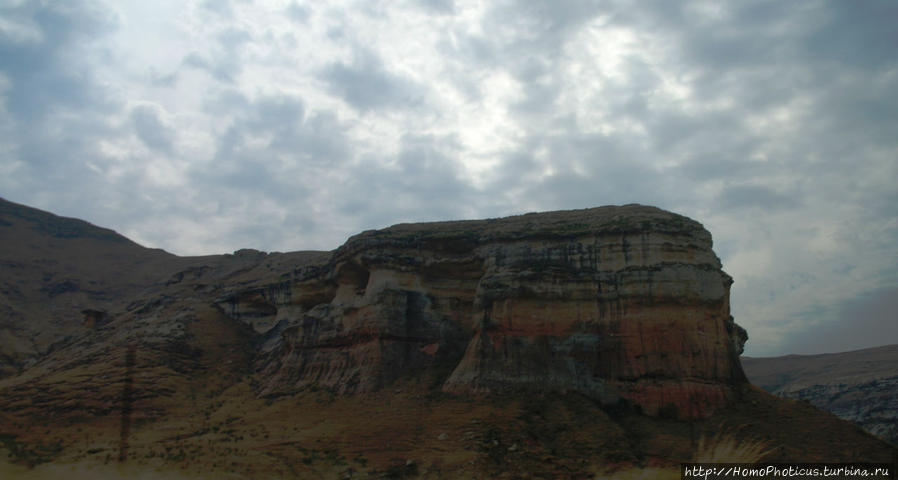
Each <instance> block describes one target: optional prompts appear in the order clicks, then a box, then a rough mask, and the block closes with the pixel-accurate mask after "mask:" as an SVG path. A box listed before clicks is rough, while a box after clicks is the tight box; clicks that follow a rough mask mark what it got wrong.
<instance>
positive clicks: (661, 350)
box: [0, 203, 896, 478]
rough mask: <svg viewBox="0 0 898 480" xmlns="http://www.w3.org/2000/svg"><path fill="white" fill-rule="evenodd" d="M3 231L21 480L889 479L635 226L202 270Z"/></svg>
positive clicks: (14, 444)
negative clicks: (711, 469) (78, 479)
mask: <svg viewBox="0 0 898 480" xmlns="http://www.w3.org/2000/svg"><path fill="white" fill-rule="evenodd" d="M2 212H3V214H2V217H0V235H2V236H0V241H2V247H3V252H4V253H3V255H4V264H3V265H4V266H3V268H4V269H5V270H4V272H3V273H4V277H3V282H4V283H3V285H4V287H3V288H4V290H3V292H4V295H5V299H4V300H5V303H4V305H8V307H7V308H6V310H5V311H3V312H0V315H2V318H0V322H2V325H4V327H3V328H4V329H5V330H4V331H5V332H6V333H4V337H3V339H2V340H3V342H4V343H2V344H0V346H2V349H3V350H2V351H3V352H4V355H5V356H4V361H5V362H6V363H5V370H4V371H5V378H2V379H0V412H2V414H0V441H2V446H3V448H5V449H6V451H7V453H8V456H9V459H10V460H11V461H12V462H14V463H16V464H18V465H22V466H24V467H30V466H36V465H42V464H48V463H52V464H56V465H80V466H83V467H84V468H102V466H103V465H106V464H110V463H116V462H118V463H119V464H120V465H121V466H122V467H128V468H131V469H132V471H134V470H133V469H136V470H137V471H156V470H159V471H163V472H169V473H171V472H174V471H179V472H183V473H186V474H189V475H199V474H208V475H212V476H213V477H218V476H222V475H233V476H236V477H237V478H258V477H259V476H263V477H265V476H275V477H282V478H310V477H319V478H403V477H423V478H471V477H472V476H474V477H491V478H492V477H500V476H503V475H504V476H505V477H506V478H520V477H522V476H525V475H529V476H531V477H533V478H589V477H594V476H596V475H605V474H611V473H614V472H618V473H620V472H626V471H630V470H633V469H637V470H644V469H652V470H651V471H657V472H660V473H661V474H664V475H668V476H671V475H673V476H676V475H678V472H679V471H678V465H679V463H680V462H683V461H688V460H692V459H700V458H704V459H709V458H711V459H716V460H717V461H725V460H753V459H759V458H763V459H764V460H766V461H829V462H832V461H891V460H892V459H893V458H895V455H896V450H895V448H894V447H892V446H889V445H888V444H886V443H884V442H882V441H880V440H878V439H876V438H874V437H873V436H871V435H869V434H867V433H865V432H863V431H862V430H861V429H860V428H858V427H857V426H855V425H853V424H851V423H849V422H845V421H842V420H839V419H837V418H836V417H835V416H833V415H831V414H829V413H825V412H822V411H820V410H818V409H816V408H814V407H812V406H810V405H808V404H806V403H801V402H796V401H793V400H788V399H780V398H777V397H775V396H772V395H770V394H767V393H765V392H763V391H761V390H759V389H757V388H755V387H753V386H751V385H750V384H749V383H748V382H747V380H746V377H745V374H744V373H743V370H742V366H741V364H740V361H739V355H740V353H741V351H742V345H743V343H744V341H745V339H746V332H745V331H744V330H743V329H742V328H741V327H739V326H738V325H737V324H736V323H735V322H734V320H733V318H732V317H731V316H730V315H729V287H730V285H731V283H732V279H731V278H730V277H729V276H728V275H727V274H726V273H725V272H723V271H722V269H721V265H720V261H719V259H718V258H717V256H716V255H715V254H714V252H713V250H712V240H711V235H710V233H709V232H707V231H706V230H705V229H704V227H702V226H701V224H699V223H698V222H695V221H693V220H691V219H688V218H686V217H682V216H680V215H676V214H673V213H670V212H665V211H663V210H660V209H657V208H654V207H645V206H640V205H626V206H609V207H599V208H592V209H584V210H575V211H565V212H549V213H538V214H527V215H521V216H517V217H509V218H504V219H491V220H476V221H462V222H438V223H423V224H403V225H396V226H393V227H389V228H385V229H382V230H373V231H368V232H363V233H361V234H359V235H356V236H353V237H352V238H350V239H349V240H348V241H347V242H346V243H345V244H344V245H343V246H341V247H340V248H338V249H336V250H334V251H331V252H302V251H300V252H292V253H271V254H269V253H265V252H259V251H256V250H249V249H247V250H240V251H237V252H234V253H233V254H227V255H216V256H207V257H176V256H174V255H170V254H167V253H165V252H162V251H159V250H151V249H146V248H143V247H140V246H139V245H136V244H134V243H133V242H130V241H128V240H127V239H124V237H121V236H119V235H117V234H115V233H114V232H111V231H109V230H105V229H101V228H99V227H95V226H92V225H90V224H88V223H86V222H81V221H79V220H73V219H65V218H61V217H56V216H53V215H51V214H48V213H46V212H40V211H36V210H33V209H29V208H28V207H24V206H21V205H15V204H9V203H5V204H4V206H3V210H2ZM7 274H8V275H7ZM60 285H61V286H60ZM13 347H15V348H18V350H15V349H13ZM731 442H732V443H735V444H736V445H737V446H738V447H739V448H736V449H735V450H736V454H735V455H736V456H735V457H734V454H733V453H732V449H731V450H730V453H729V454H726V455H724V456H721V455H722V453H721V452H724V451H725V448H723V446H726V445H728V444H729V443H731ZM715 445H717V446H720V447H721V448H716V447H715ZM715 454H716V456H715ZM740 455H741V456H740Z"/></svg>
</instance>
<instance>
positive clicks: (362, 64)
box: [319, 47, 424, 112]
mask: <svg viewBox="0 0 898 480" xmlns="http://www.w3.org/2000/svg"><path fill="white" fill-rule="evenodd" d="M319 78H320V79H321V80H322V81H324V82H325V83H326V84H327V86H328V89H329V90H330V91H331V92H332V93H333V94H334V95H337V96H338V97H340V98H342V99H343V100H344V101H346V103H348V104H349V105H352V106H353V107H355V108H356V109H358V110H360V111H363V112H365V111H369V110H379V109H382V108H412V107H417V106H420V105H421V104H422V102H423V96H424V91H423V88H422V87H421V86H419V85H417V84H415V83H414V82H413V81H411V80H409V79H406V78H403V77H401V76H399V75H396V74H394V73H392V72H390V71H388V70H387V69H386V68H385V67H384V65H383V62H382V61H381V60H380V58H378V57H377V55H376V54H375V53H373V52H371V51H368V50H366V49H364V48H362V47H357V48H356V49H355V55H354V60H353V62H352V63H351V64H348V65H347V64H345V63H341V62H338V63H334V64H332V65H330V66H328V67H327V68H325V69H324V71H322V72H321V73H320V75H319Z"/></svg>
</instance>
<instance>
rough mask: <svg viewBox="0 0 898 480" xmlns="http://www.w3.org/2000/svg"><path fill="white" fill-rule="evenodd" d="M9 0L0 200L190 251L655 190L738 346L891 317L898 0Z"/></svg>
mask: <svg viewBox="0 0 898 480" xmlns="http://www.w3.org/2000/svg"><path fill="white" fill-rule="evenodd" d="M0 5H2V7H0V102H2V103H0V196H2V197H4V198H7V199H8V200H11V201H15V202H19V203H25V204H28V205H31V206H35V207H38V208H42V209H45V210H49V211H52V212H54V213H57V214H60V215H65V216H73V217H78V218H82V219H85V220H88V221H90V222H92V223H94V224H97V225H101V226H105V227H109V228H113V229H115V230H117V231H119V232H121V233H122V234H124V235H126V236H128V237H130V238H132V239H134V240H135V241H137V242H139V243H141V244H143V245H146V246H150V247H159V248H164V249H166V250H168V251H171V252H173V253H177V254H180V255H195V254H211V253H225V252H230V251H233V250H236V249H238V248H241V247H253V248H257V249H260V250H266V251H291V250H306V249H321V250H331V249H333V248H336V247H337V246H339V245H340V244H342V243H343V242H344V241H345V239H346V238H347V237H348V236H349V235H351V234H354V233H357V232H359V231H361V230H364V229H369V228H381V227H385V226H388V225H391V224H394V223H398V222H406V221H430V220H448V219H472V218H486V217H496V216H505V215H512V214H520V213H525V212H530V211H546V210H557V209H569V208H585V207H591V206H599V205H608V204H626V203H642V204H650V205H656V206H659V207H661V208H665V209H668V210H672V211H675V212H678V213H681V214H684V215H687V216H690V217H692V218H694V219H696V220H698V221H700V222H702V223H703V224H704V225H705V227H706V228H708V230H710V231H711V233H712V234H713V236H714V239H715V250H716V251H717V253H718V255H719V256H720V257H721V259H722V261H723V265H724V269H725V270H726V271H727V272H728V273H729V274H730V275H732V276H733V277H734V279H735V284H734V285H733V290H732V304H733V315H734V316H735V318H736V321H737V322H738V323H740V324H741V325H743V326H744V327H746V328H747V329H748V331H749V335H750V337H751V338H750V340H749V343H748V345H747V352H746V353H747V354H750V355H773V354H783V353H819V352H825V351H840V350H847V349H854V348H862V347H870V346H878V345H883V344H888V343H898V318H896V312H898V186H896V185H898V54H896V51H898V21H896V19H898V2H894V1H892V0H884V1H863V2H841V1H838V2H830V1H819V2H810V1H793V2H783V1H780V0H775V1H756V0H751V1H741V2H740V1H734V2H720V1H717V0H713V1H691V2H690V1H675V2H674V1H669V0H657V1H640V2H636V3H633V2H629V1H623V0H620V1H614V0H609V1H585V0H584V1H578V0H563V1H559V0H555V1H546V2H536V1H504V2H502V1H489V2H477V1H466V0H455V1H453V0H417V1H414V0H407V1H394V0H391V1H372V0H361V1H356V2H353V1H345V2H343V1H332V2H323V1H316V2H299V1H287V2H284V1H281V2H275V1H271V2H262V1H249V0H231V1H229V0H208V1H183V0H171V1H162V0H154V1H151V2H149V1H131V2H126V1H110V2H101V1H96V2H94V1H87V0H83V1H82V0H78V1H74V0H73V1H65V2H49V1H47V2H44V1H15V0H13V1H9V0H2V1H0Z"/></svg>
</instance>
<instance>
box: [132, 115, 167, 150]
mask: <svg viewBox="0 0 898 480" xmlns="http://www.w3.org/2000/svg"><path fill="white" fill-rule="evenodd" d="M131 122H133V123H134V131H135V132H136V133H137V137H138V138H140V141H142V142H143V143H144V145H146V146H147V147H148V148H150V149H152V150H156V151H158V152H161V153H166V154H169V155H171V154H172V153H173V146H172V139H173V136H174V135H173V132H172V131H171V129H169V128H168V127H166V126H165V125H163V124H162V122H161V121H159V116H158V114H157V112H156V110H155V109H153V108H152V107H148V106H140V107H136V108H134V109H133V110H131Z"/></svg>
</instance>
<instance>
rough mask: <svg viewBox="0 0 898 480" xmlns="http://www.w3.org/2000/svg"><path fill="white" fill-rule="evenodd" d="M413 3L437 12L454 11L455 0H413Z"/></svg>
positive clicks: (450, 12)
mask: <svg viewBox="0 0 898 480" xmlns="http://www.w3.org/2000/svg"><path fill="white" fill-rule="evenodd" d="M414 3H415V4H416V5H418V6H420V7H423V8H425V9H427V10H429V11H431V12H434V13H438V14H452V13H455V0H414Z"/></svg>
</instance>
